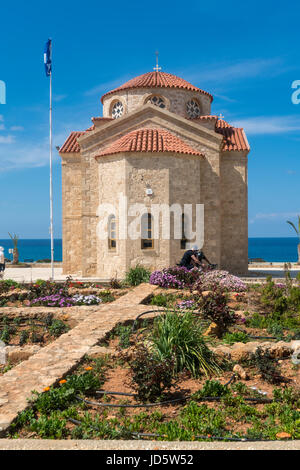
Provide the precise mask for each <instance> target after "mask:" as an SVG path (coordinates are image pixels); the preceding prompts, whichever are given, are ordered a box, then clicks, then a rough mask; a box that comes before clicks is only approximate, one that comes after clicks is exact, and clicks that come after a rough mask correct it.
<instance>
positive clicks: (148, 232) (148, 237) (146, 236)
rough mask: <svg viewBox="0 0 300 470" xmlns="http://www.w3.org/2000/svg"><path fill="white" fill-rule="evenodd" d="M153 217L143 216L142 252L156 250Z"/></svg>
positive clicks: (149, 215)
mask: <svg viewBox="0 0 300 470" xmlns="http://www.w3.org/2000/svg"><path fill="white" fill-rule="evenodd" d="M152 222H153V217H152V215H151V214H149V213H147V214H143V215H142V218H141V242H142V243H141V246H142V250H147V249H150V248H154V240H153V234H152V230H153V227H152V225H153V223H152Z"/></svg>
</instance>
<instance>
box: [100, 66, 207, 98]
mask: <svg viewBox="0 0 300 470" xmlns="http://www.w3.org/2000/svg"><path fill="white" fill-rule="evenodd" d="M131 88H183V89H185V90H190V91H196V92H198V93H202V94H203V95H206V96H209V98H210V99H211V101H212V100H213V97H212V95H210V94H209V93H207V91H203V90H200V88H197V87H195V86H193V85H191V84H190V83H189V82H187V81H186V80H183V78H179V77H176V75H172V74H171V73H165V72H148V73H144V74H143V75H139V76H138V77H135V78H132V79H131V80H129V81H128V82H126V83H124V84H123V85H121V86H120V87H118V88H115V89H114V90H111V91H109V92H107V93H105V94H104V95H103V96H102V98H101V101H102V103H103V98H104V97H106V96H108V95H111V94H112V93H117V92H118V91H123V90H129V89H131Z"/></svg>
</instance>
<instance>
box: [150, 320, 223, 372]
mask: <svg viewBox="0 0 300 470" xmlns="http://www.w3.org/2000/svg"><path fill="white" fill-rule="evenodd" d="M151 339H152V342H153V350H154V352H155V353H157V354H158V355H159V357H160V358H161V359H171V358H173V357H174V359H175V370H176V371H177V372H180V371H182V370H184V369H187V370H188V371H190V372H191V374H192V375H193V376H194V377H197V376H198V375H199V374H201V372H204V373H205V374H206V375H207V374H208V373H214V372H216V371H217V370H218V368H217V366H216V363H215V362H214V360H213V356H212V353H211V351H210V350H209V349H208V347H207V346H206V344H205V342H204V338H203V335H202V330H201V326H200V324H199V321H198V320H197V319H195V317H193V314H192V313H191V312H186V313H184V314H179V313H173V312H167V313H166V314H165V315H163V316H160V317H158V318H157V319H156V320H155V322H154V329H153V333H152V336H151Z"/></svg>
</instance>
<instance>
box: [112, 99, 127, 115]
mask: <svg viewBox="0 0 300 470" xmlns="http://www.w3.org/2000/svg"><path fill="white" fill-rule="evenodd" d="M123 112H124V106H123V103H122V102H121V101H117V102H116V103H114V105H113V107H112V109H111V117H112V118H113V119H118V118H119V117H121V116H122V114H123Z"/></svg>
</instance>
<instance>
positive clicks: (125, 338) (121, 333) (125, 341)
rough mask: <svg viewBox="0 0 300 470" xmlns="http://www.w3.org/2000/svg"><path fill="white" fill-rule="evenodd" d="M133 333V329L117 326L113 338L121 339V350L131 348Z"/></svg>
mask: <svg viewBox="0 0 300 470" xmlns="http://www.w3.org/2000/svg"><path fill="white" fill-rule="evenodd" d="M131 331H132V327H131V326H126V325H117V326H116V328H115V329H114V333H113V336H118V337H119V346H120V348H121V349H126V348H129V346H130V335H131Z"/></svg>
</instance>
